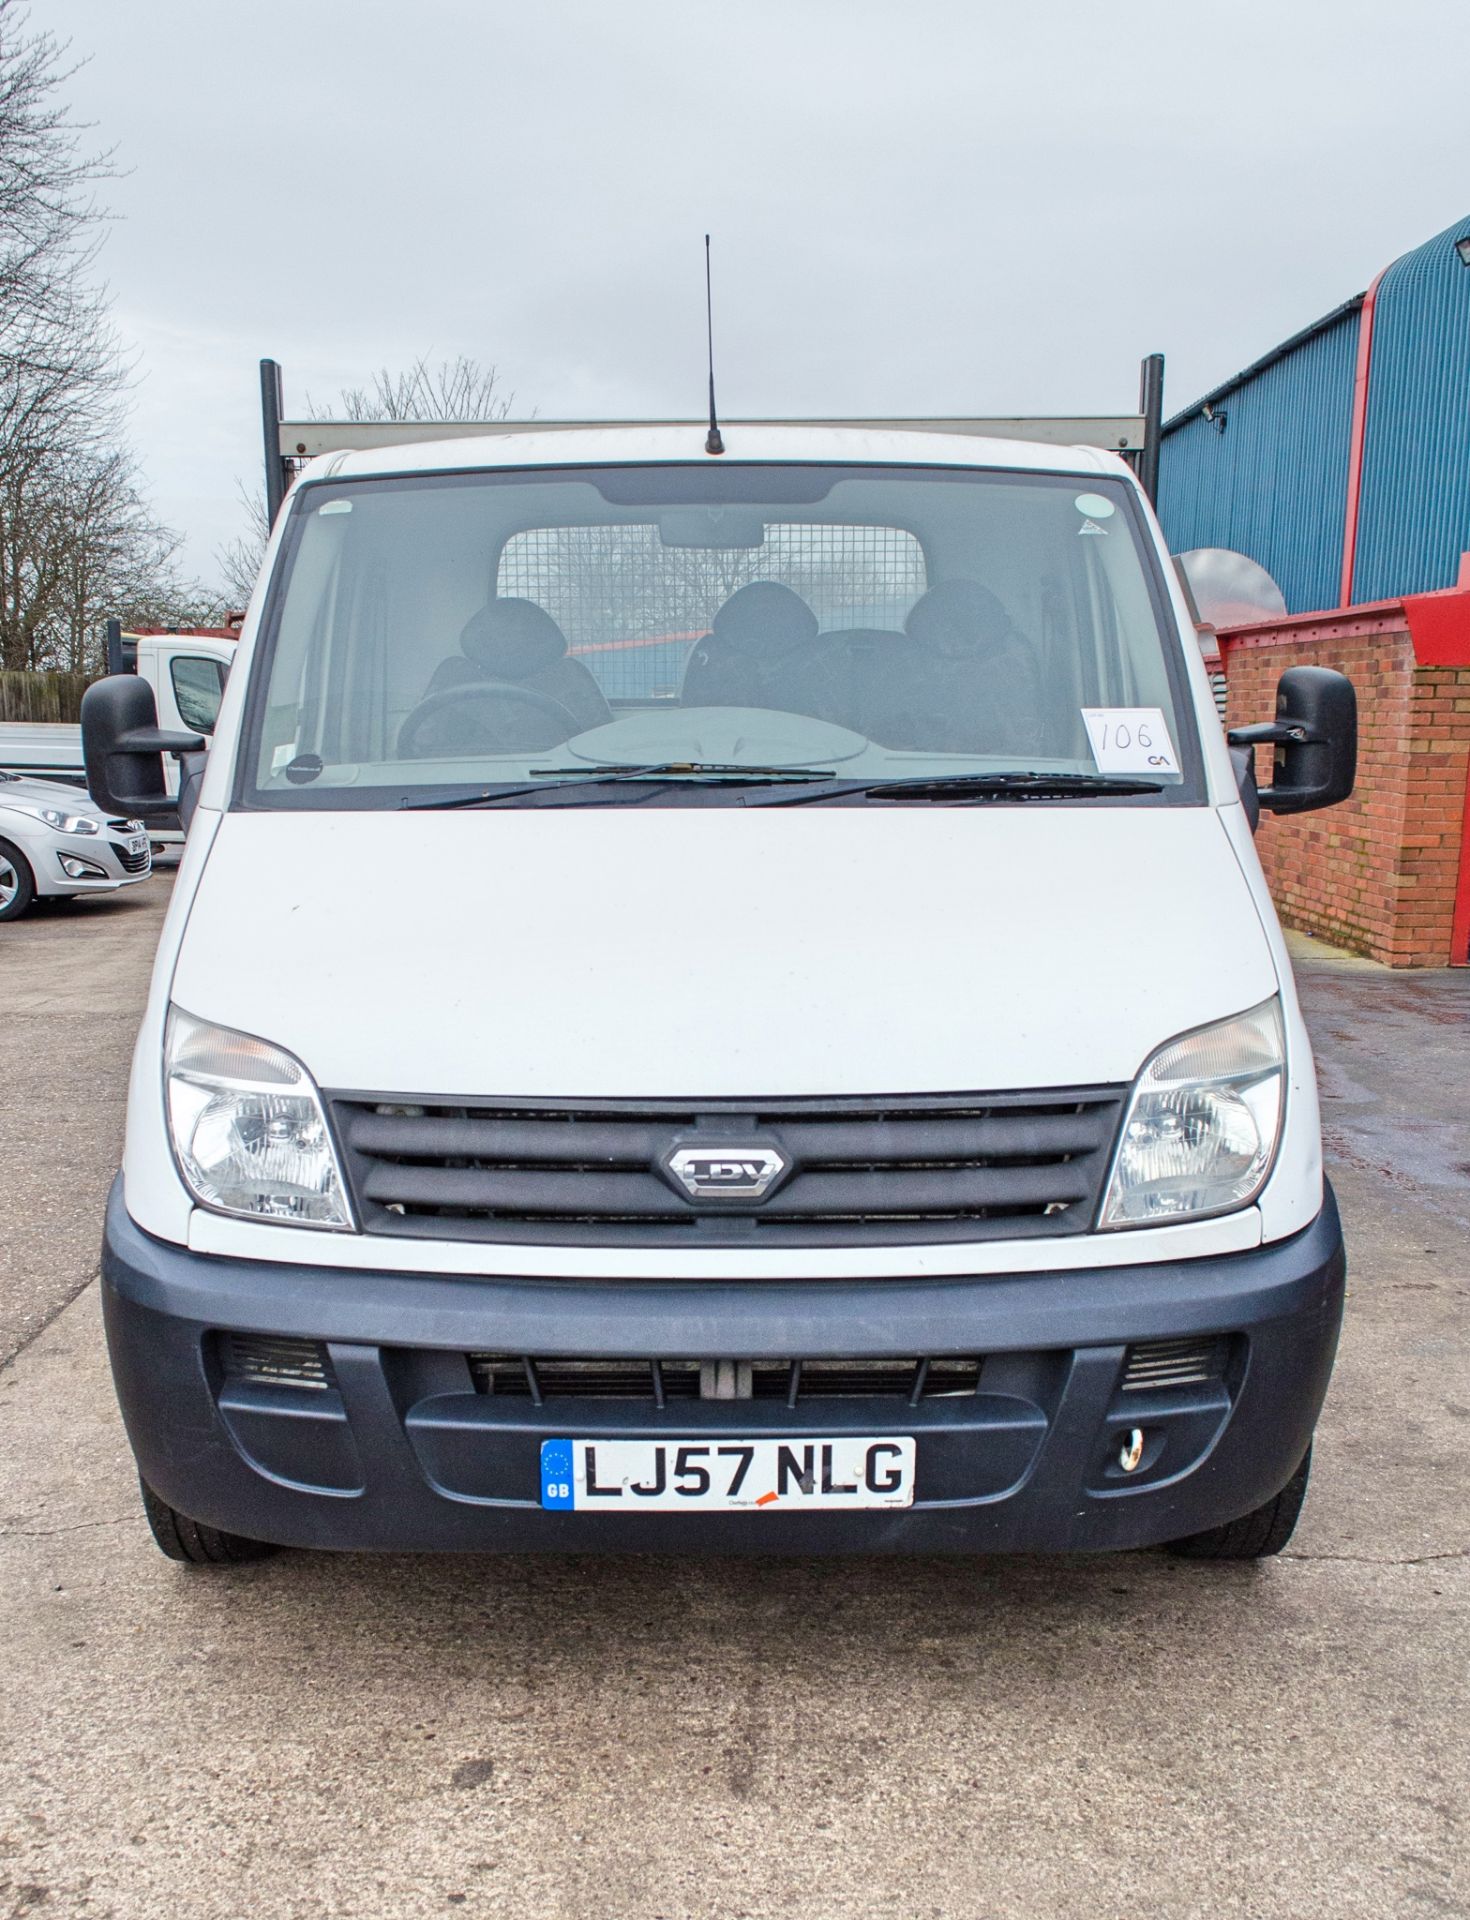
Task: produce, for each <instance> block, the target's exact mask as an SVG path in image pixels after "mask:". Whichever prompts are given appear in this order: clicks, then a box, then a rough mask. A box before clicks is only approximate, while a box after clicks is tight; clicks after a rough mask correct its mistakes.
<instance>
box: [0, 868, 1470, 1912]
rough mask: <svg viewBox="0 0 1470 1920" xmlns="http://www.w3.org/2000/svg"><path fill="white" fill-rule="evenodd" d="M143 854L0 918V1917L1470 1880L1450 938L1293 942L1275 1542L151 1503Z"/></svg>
mask: <svg viewBox="0 0 1470 1920" xmlns="http://www.w3.org/2000/svg"><path fill="white" fill-rule="evenodd" d="M165 887H166V881H164V880H163V879H161V878H160V879H158V880H156V881H154V882H152V883H150V885H149V886H148V887H147V888H146V889H140V890H139V893H140V894H141V896H142V897H141V898H140V897H138V896H137V895H135V896H133V897H129V898H120V899H118V900H117V901H115V902H114V903H112V904H111V905H106V906H104V905H101V904H99V905H96V906H92V907H90V908H87V909H76V910H73V913H74V915H75V917H74V918H73V917H71V916H70V915H68V916H57V917H55V918H53V919H47V920H35V921H31V922H26V923H22V924H19V925H17V926H15V927H13V928H11V927H7V928H5V929H3V930H0V1031H3V1035H4V1040H5V1046H4V1056H3V1057H4V1063H5V1077H4V1082H3V1093H4V1098H3V1105H0V1194H3V1202H4V1226H3V1229H0V1242H3V1246H4V1249H5V1255H6V1257H7V1258H8V1261H9V1266H8V1268H7V1269H6V1270H5V1273H4V1278H3V1280H0V1329H3V1331H4V1333H5V1336H6V1338H7V1340H8V1341H9V1343H10V1348H9V1349H7V1351H9V1350H11V1349H14V1348H15V1347H17V1346H19V1344H20V1343H21V1342H25V1341H28V1342H29V1344H25V1345H23V1346H20V1350H19V1351H18V1352H15V1353H14V1357H13V1358H12V1359H11V1360H10V1361H9V1364H8V1365H6V1364H3V1363H0V1650H3V1651H0V1916H4V1917H5V1920H19V1917H20V1916H26V1917H27V1920H30V1917H31V1916H52V1915H56V1916H62V1915H67V1916H70V1915H77V1916H85V1917H86V1920H104V1917H111V1920H145V1917H146V1920H154V1917H155V1916H160V1915H183V1916H190V1917H192V1916H196V1915H197V1916H216V1915H217V1916H222V1917H223V1916H228V1920H237V1917H238V1916H239V1915H242V1914H249V1915H250V1916H252V1920H277V1917H278V1916H279V1917H280V1920H286V1917H287V1916H301V1917H302V1920H306V1917H307V1916H310V1917H311V1920H317V1917H318V1916H324V1915H365V1916H380V1915H381V1916H400V1915H401V1916H407V1915H414V1916H417V1915H426V1914H427V1915H433V1914H440V1913H452V1912H461V1911H462V1912H465V1913H470V1914H495V1915H506V1916H516V1920H584V1917H585V1920H592V1917H593V1916H596V1917H597V1920H604V1917H605V1920H624V1917H626V1920H658V1917H659V1916H663V1917H664V1920H739V1916H751V1917H754V1916H760V1917H761V1920H765V1917H766V1916H787V1915H801V1916H814V1917H815V1920H844V1917H846V1916H864V1917H866V1916H882V1915H892V1916H895V1917H896V1920H898V1917H901V1920H921V1917H922V1920H940V1917H941V1916H943V1917H944V1920H988V1917H989V1916H992V1915H995V1916H999V1915H1002V1914H1006V1915H1016V1916H1022V1917H1023V1920H1030V1917H1031V1916H1038V1917H1040V1916H1045V1917H1046V1920H1070V1917H1071V1916H1077V1917H1078V1920H1110V1917H1111V1916H1115V1915H1116V1916H1123V1915H1128V1916H1130V1920H1133V1917H1134V1916H1145V1917H1146V1920H1149V1917H1151V1916H1155V1915H1167V1916H1195V1915H1198V1916H1206V1915H1208V1916H1212V1917H1214V1916H1235V1915H1241V1916H1246V1915H1249V1916H1271V1917H1272V1920H1275V1916H1293V1917H1295V1916H1315V1915H1324V1916H1331V1917H1332V1920H1347V1917H1348V1916H1364V1917H1365V1920H1366V1917H1367V1916H1375V1917H1377V1916H1383V1915H1425V1916H1444V1915H1455V1914H1461V1915H1470V1844H1467V1843H1470V1734H1467V1727H1470V1561H1467V1554H1470V1517H1467V1515H1470V1501H1467V1491H1470V1470H1467V1464H1466V1454H1467V1443H1470V1298H1467V1296H1470V1253H1467V1248H1470V1241H1467V1234H1466V1228H1467V1225H1470V1177H1467V1169H1470V1123H1467V1120H1466V1118H1465V1104H1464V1100H1463V1094H1462V1089H1463V1087H1464V1085H1465V1083H1466V1079H1467V1070H1470V1044H1467V1015H1470V976H1467V975H1465V974H1455V975H1448V974H1446V975H1426V976H1404V975H1390V974H1387V973H1385V972H1384V971H1383V970H1382V969H1380V968H1377V967H1373V966H1371V965H1368V964H1367V963H1363V962H1358V961H1353V960H1348V959H1345V958H1344V957H1342V956H1337V955H1332V954H1330V953H1326V952H1323V951H1322V950H1321V949H1313V948H1312V947H1311V946H1310V944H1309V943H1308V944H1304V945H1303V948H1302V954H1303V958H1302V974H1303V987H1304V992H1305V996H1306V999H1307V1003H1308V1007H1309V1011H1310V1014H1311V1018H1312V1023H1313V1027H1314V1031H1315V1034H1316V1037H1317V1041H1318V1045H1319V1048H1320V1052H1321V1059H1322V1069H1323V1081H1324V1092H1325V1094H1326V1100H1325V1103H1324V1104H1325V1110H1326V1113H1327V1117H1328V1127H1329V1140H1330V1151H1331V1155H1332V1159H1333V1172H1334V1177H1335V1178H1336V1180H1337V1182H1338V1186H1339V1192H1340V1195H1341V1198H1342V1202H1343V1208H1344V1213H1345V1215H1346V1219H1347V1224H1348V1230H1349V1233H1350V1236H1351V1255H1352V1266H1353V1277H1352V1296H1351V1300H1350V1305H1349V1312H1348V1320H1347V1326H1346V1330H1345V1334H1344V1340H1343V1347H1342V1354H1341V1358H1340V1361H1339V1365H1338V1370H1337V1374H1336V1378H1335V1381H1334V1384H1333V1389H1332V1393H1331V1397H1330V1399H1329V1402H1328V1405H1327V1409H1326V1412H1325V1414H1324V1417H1323V1422H1322V1427H1321V1430H1320V1437H1319V1449H1318V1465H1317V1471H1316V1475H1315V1478H1314V1481H1313V1487H1312V1493H1311V1497H1310V1499H1309V1502H1308V1506H1307V1511H1306V1515H1305V1518H1304V1521H1303V1524H1302V1526H1301V1528H1300V1530H1299V1531H1298V1534H1297V1536H1296V1539H1295V1540H1294V1541H1293V1543H1292V1545H1291V1547H1290V1549H1289V1550H1288V1552H1287V1553H1286V1554H1285V1555H1283V1556H1282V1557H1281V1558H1280V1559H1279V1560H1276V1561H1274V1562H1270V1563H1267V1564H1265V1565H1262V1566H1260V1567H1254V1568H1253V1567H1230V1566H1224V1567H1210V1566H1204V1565H1197V1564H1190V1563H1185V1562H1178V1561H1172V1560H1169V1559H1166V1558H1164V1557H1162V1556H1158V1555H1151V1554H1140V1555H1133V1556H1110V1557H1107V1558H1100V1559H1090V1560H1082V1559H1078V1560H1062V1561H1049V1560H1012V1561H995V1562H983V1563H979V1564H965V1563H963V1562H946V1561H938V1560H933V1561H907V1562H905V1561H862V1562H856V1563H853V1562H825V1563H824V1562H817V1561H796V1560H788V1561H777V1562H771V1563H764V1564H763V1563H758V1562H738V1563H718V1562H715V1563H711V1562H693V1563H680V1562H674V1561H635V1560H626V1559H624V1560H573V1561H565V1560H563V1561H557V1560H532V1559H521V1560H501V1561H495V1560H473V1559H431V1558H409V1557H402V1558H394V1559H381V1560H369V1559H362V1560H357V1559H336V1558H332V1557H330V1556H326V1555H310V1554H291V1555H283V1556H281V1557H280V1558H278V1559H276V1560H273V1561H269V1562H266V1563H264V1564H262V1565H259V1566H255V1567H246V1568H240V1569H234V1570H228V1571H223V1572H210V1573H203V1574H196V1573H191V1572H189V1571H186V1570H184V1569H181V1568H178V1567H175V1566H172V1565H170V1564H169V1563H168V1562H166V1561H164V1560H163V1559H162V1558H160V1557H159V1556H158V1555H157V1554H156V1552H155V1550H154V1548H153V1546H152V1544H151V1542H150V1541H149V1539H148V1537H147V1534H146V1532H145V1530H144V1526H143V1522H142V1519H141V1515H140V1513H139V1509H138V1505H137V1500H136V1494H135V1488H134V1483H133V1478H132V1473H131V1463H130V1459H129V1456H128V1452H127V1448H126V1445H125V1442H124V1440H123V1436H122V1431H121V1428H120V1426H119V1423H118V1419H117V1415H116V1412H115V1410H114V1406H113V1402H112V1396H111V1392H110V1389H109V1385H108V1379H107V1371H106V1364H105V1361H104V1358H103V1353H102V1345H101V1334H100V1328H99V1324H98V1314H97V1301H96V1290H95V1287H92V1286H90V1285H89V1282H90V1280H91V1278H92V1276H93V1274H94V1272H95V1241H96V1236H97V1230H98V1224H99V1219H100V1209H101V1198H102V1193H103V1189H104V1186H105V1183H106V1181H107V1178H108V1176H109V1174H110V1171H111V1168H112V1166H113V1164H114V1162H115V1159H116V1156H117V1150H118V1143H119V1136H120V1122H121V1111H122V1089H123V1083H124V1078H125V1073H126V1061H127V1053H128V1047H129V1043H130V1037H131V1023H132V1021H133V1018H134V1016H135V1013H136V1009H137V1005H138V1000H139V996H140V994H141V992H142V988H143V977H144V970H145V964H146V961H147V957H148V950H149V947H150V945H151V942H152V939H153V937H154V935H155V932H156V927H157V915H158V909H159V906H160V904H161V900H162V896H163V893H164V891H165Z"/></svg>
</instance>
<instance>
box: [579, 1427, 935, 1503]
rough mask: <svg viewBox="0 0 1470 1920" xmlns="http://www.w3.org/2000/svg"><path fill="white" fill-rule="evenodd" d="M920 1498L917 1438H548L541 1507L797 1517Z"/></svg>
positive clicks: (848, 1435) (843, 1436) (888, 1436)
mask: <svg viewBox="0 0 1470 1920" xmlns="http://www.w3.org/2000/svg"><path fill="white" fill-rule="evenodd" d="M913 1503H914V1443H913V1440H912V1438H911V1437H909V1436H907V1435H903V1436H898V1437H895V1436H891V1435H880V1436H878V1437H876V1438H869V1437H864V1438H858V1437H857V1436H855V1435H851V1434H843V1435H841V1436H840V1437H839V1438H837V1439H830V1440H823V1439H820V1438H818V1439H797V1440H737V1439H725V1438H719V1439H710V1440H704V1441H692V1440H570V1439H569V1440H543V1441H542V1442H541V1504H542V1506H543V1507H546V1508H549V1509H550V1510H551V1511H553V1512H557V1513H567V1512H572V1511H575V1512H577V1513H612V1512H617V1513H627V1512H630V1511H631V1512H643V1513H688V1512H703V1513H709V1512H711V1511H713V1512H716V1513H783V1512H784V1513H790V1512H794V1511H797V1510H800V1511H801V1512H814V1511H816V1510H817V1509H820V1508H827V1509H831V1508H834V1507H837V1508H849V1509H856V1508H859V1507H910V1506H912V1505H913Z"/></svg>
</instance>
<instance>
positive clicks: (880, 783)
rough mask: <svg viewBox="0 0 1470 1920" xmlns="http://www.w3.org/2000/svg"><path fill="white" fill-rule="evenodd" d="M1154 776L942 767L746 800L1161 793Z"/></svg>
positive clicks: (794, 802) (770, 803)
mask: <svg viewBox="0 0 1470 1920" xmlns="http://www.w3.org/2000/svg"><path fill="white" fill-rule="evenodd" d="M1163 790H1164V789H1163V783H1162V782H1161V781H1158V780H1127V779H1124V780H1117V779H1110V778H1109V777H1108V776H1107V775H1105V774H1099V773H943V774H918V775H914V776H912V777H905V778H903V779H900V780H835V781H833V782H832V783H831V784H830V785H828V786H825V787H822V788H821V789H820V790H819V791H816V792H811V793H782V794H775V795H773V796H772V797H771V798H770V799H769V800H748V801H747V802H746V805H747V806H751V807H801V806H807V805H809V804H811V803H813V802H815V801H818V800H840V799H842V798H843V797H844V796H847V795H852V794H861V795H862V796H863V797H864V798H865V799H868V800H887V799H890V798H891V799H894V800H958V801H964V800H976V801H980V800H1048V799H1065V798H1068V797H1070V796H1071V795H1074V794H1076V795H1084V794H1095V793H1106V794H1129V793H1162V792H1163Z"/></svg>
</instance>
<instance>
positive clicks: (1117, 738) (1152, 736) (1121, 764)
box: [1082, 707, 1179, 774]
mask: <svg viewBox="0 0 1470 1920" xmlns="http://www.w3.org/2000/svg"><path fill="white" fill-rule="evenodd" d="M1082 720H1083V724H1084V725H1085V726H1086V728H1087V737H1088V739H1089V740H1090V741H1091V742H1092V757H1093V759H1094V760H1095V761H1096V762H1097V768H1098V772H1099V773H1161V774H1162V773H1178V771H1179V756H1178V754H1177V753H1175V751H1174V742H1173V741H1172V740H1171V739H1170V738H1169V727H1168V723H1167V721H1166V720H1165V719H1164V711H1163V708H1162V707H1084V708H1083V709H1082Z"/></svg>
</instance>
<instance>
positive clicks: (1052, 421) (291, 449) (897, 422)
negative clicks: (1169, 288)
mask: <svg viewBox="0 0 1470 1920" xmlns="http://www.w3.org/2000/svg"><path fill="white" fill-rule="evenodd" d="M263 364H269V365H274V362H267V363H263ZM272 424H274V425H275V428H276V441H275V444H276V446H277V447H278V448H279V454H278V458H279V459H280V460H304V459H310V458H311V457H312V456H313V455H314V454H319V453H344V452H354V451H369V450H371V449H373V448H377V447H398V446H416V445H419V444H421V443H422V442H424V441H434V440H465V439H477V438H478V439H500V438H502V437H504V436H505V435H508V434H516V433H578V432H582V433H585V432H596V433H606V432H615V431H620V430H622V429H626V428H631V427H670V428H688V429H689V430H690V431H691V432H692V431H693V430H694V429H695V428H696V427H698V428H701V429H702V428H703V427H704V426H705V424H706V423H705V422H703V421H699V420H279V419H278V420H277V421H276V422H274V423H272ZM722 424H723V425H724V426H726V427H817V428H820V427H859V428H866V429H868V430H870V431H880V432H897V433H953V434H971V435H977V436H981V437H984V438H988V439H995V440H1031V441H1038V442H1041V443H1042V444H1044V445H1048V446H1059V447H1075V446H1085V447H1103V448H1106V449H1107V450H1108V451H1109V452H1111V453H1124V454H1137V453H1139V452H1141V451H1142V450H1143V447H1144V444H1145V418H1144V415H1143V414H1141V413H1125V414H1107V415H1084V416H1060V415H1059V416H1055V417H1043V418H1022V417H1006V418H995V419H961V418H955V419H928V418H919V417H914V418H907V419H897V418H893V419H864V420H853V419H848V420H839V419H823V420H814V419H801V420H795V419H787V420H726V421H724V422H723V423H722Z"/></svg>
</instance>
